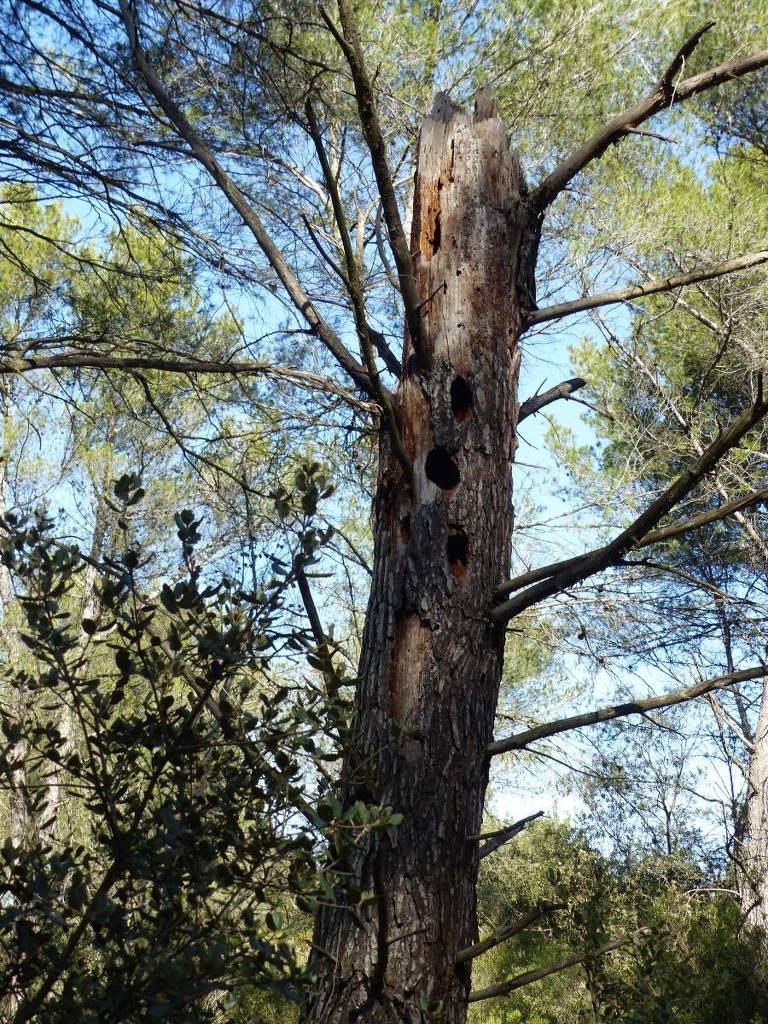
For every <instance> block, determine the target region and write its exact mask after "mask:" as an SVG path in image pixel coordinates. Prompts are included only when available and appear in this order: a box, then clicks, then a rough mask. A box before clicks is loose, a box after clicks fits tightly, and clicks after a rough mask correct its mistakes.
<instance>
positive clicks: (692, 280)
mask: <svg viewBox="0 0 768 1024" xmlns="http://www.w3.org/2000/svg"><path fill="white" fill-rule="evenodd" d="M766 262H768V249H762V250H761V251H760V252H752V253H747V254H746V255H745V256H737V257H736V258H735V259H732V260H724V261H723V262H722V263H715V264H713V265H711V266H708V267H697V268H696V269H695V270H690V271H689V272H688V273H687V274H674V275H672V276H671V277H660V278H656V279H654V280H653V281H646V282H645V283H644V284H632V285H628V286H627V287H626V288H619V289H618V290H617V291H613V292H600V293H598V294H597V295H585V296H584V297H583V298H580V299H573V300H572V301H571V302H559V303H557V305H555V306H548V307H547V308H545V309H536V310H533V311H531V312H530V313H528V314H527V315H526V320H525V322H526V326H528V327H532V326H533V325H534V324H542V323H546V322H547V321H549V320H561V319H562V318H563V317H565V316H570V315H571V314H572V313H581V312H582V311H583V310H585V309H596V308H597V307H598V306H611V305H614V304H615V303H617V302H628V301H630V300H631V299H639V298H642V297H643V296H644V295H656V294H658V293H659V292H670V291H673V290H674V289H675V288H682V287H684V286H685V285H687V284H696V283H697V282H698V281H710V280H712V279H713V278H715V277H722V276H723V275H724V274H732V273H735V272H736V271H738V270H748V269H749V268H750V267H757V266H759V265H760V264H761V263H766Z"/></svg>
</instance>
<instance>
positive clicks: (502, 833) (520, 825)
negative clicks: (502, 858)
mask: <svg viewBox="0 0 768 1024" xmlns="http://www.w3.org/2000/svg"><path fill="white" fill-rule="evenodd" d="M543 815H544V811H536V813H535V814H529V815H528V817H526V818H521V819H520V820H519V821H516V822H514V823H513V824H512V825H507V826H506V827H505V828H500V829H498V830H497V831H496V832H486V833H485V834H484V835H481V836H469V838H468V840H467V841H468V842H480V841H482V840H485V842H484V843H483V845H482V846H481V847H480V860H482V859H483V858H484V857H487V856H488V854H489V853H493V851H494V850H498V849H499V847H501V846H503V845H504V844H505V843H508V842H509V840H510V839H514V838H515V836H519V835H520V833H521V832H522V831H523V829H524V828H525V827H526V826H527V825H530V823H531V822H532V821H536V819H537V818H541V817H543Z"/></svg>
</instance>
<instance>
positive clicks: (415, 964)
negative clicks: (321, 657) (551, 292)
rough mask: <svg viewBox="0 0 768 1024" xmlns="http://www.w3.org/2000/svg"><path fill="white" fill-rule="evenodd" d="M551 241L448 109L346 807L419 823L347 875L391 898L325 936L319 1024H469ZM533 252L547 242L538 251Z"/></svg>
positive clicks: (327, 919) (424, 140) (328, 914)
mask: <svg viewBox="0 0 768 1024" xmlns="http://www.w3.org/2000/svg"><path fill="white" fill-rule="evenodd" d="M536 238H537V225H536V223H534V222H533V221H532V219H531V216H530V214H529V212H528V206H527V202H526V189H525V185H524V182H523V178H522V173H521V170H520V167H519V163H518V161H517V159H516V157H515V156H514V155H513V154H511V153H510V152H509V146H508V142H507V137H506V133H505V130H504V127H503V125H502V123H501V121H499V120H498V119H497V118H496V116H495V109H494V107H493V104H492V103H490V102H489V101H488V99H487V98H486V97H479V98H478V108H477V109H476V112H475V115H474V117H472V116H470V115H468V114H467V113H465V112H464V111H463V110H460V109H458V108H456V107H454V106H452V104H451V103H450V102H449V101H448V100H447V99H446V98H444V97H439V98H438V100H436V102H435V106H434V108H433V111H432V114H431V116H430V117H429V118H428V119H427V120H426V122H425V124H424V126H423V129H422V134H421V140H420V145H419V150H418V162H417V171H416V185H415V201H414V218H413V226H412V232H411V251H412V252H413V253H414V267H415V274H416V278H417V284H418V290H419V295H420V299H421V301H422V304H423V307H422V308H423V316H424V327H425V335H426V343H427V352H426V359H425V362H426V363H427V364H428V365H427V366H419V365H418V361H417V357H416V355H415V353H414V352H413V349H412V347H411V346H410V344H409V341H408V339H407V338H406V345H405V354H404V365H403V374H402V379H401V383H400V386H399V389H398V392H397V396H396V409H397V414H398V418H399V420H400V425H401V429H402V435H403V439H404V445H405V448H406V451H407V454H408V456H409V458H410V459H411V461H412V465H413V473H412V477H411V478H410V479H409V477H408V475H407V473H406V472H405V471H404V470H403V468H402V465H401V463H400V462H399V461H398V460H397V458H396V457H395V455H394V453H393V452H392V451H391V450H390V446H389V441H388V436H387V435H386V434H385V433H383V434H382V439H381V451H380V464H379V478H378V487H377V494H376V500H375V566H374V576H373V583H372V589H371V596H370V603H369V606H368V613H367V619H366V627H365V635H364V640H363V650H362V655H361V663H360V673H359V674H360V682H359V684H358V694H357V701H356V714H357V725H358V729H359V734H358V739H357V745H356V749H355V750H354V752H353V754H352V756H351V760H350V762H349V764H348V765H347V769H348V771H349V773H350V776H352V775H354V777H355V780H356V781H355V785H356V790H355V789H352V788H351V789H350V792H349V793H348V797H349V799H350V800H352V799H355V798H363V799H365V800H368V801H371V802H378V803H381V804H386V805H391V806H392V807H394V809H395V810H396V811H399V812H401V813H403V814H404V816H405V818H404V821H403V824H402V825H401V826H400V827H399V828H398V829H397V830H393V831H392V832H390V833H387V834H384V835H380V836H379V837H378V838H376V839H375V840H372V841H371V843H370V844H369V845H368V846H367V847H366V848H365V850H363V851H361V853H360V856H359V858H358V860H357V862H356V863H354V864H352V865H350V867H351V870H352V871H353V872H354V874H355V875H356V881H357V885H358V886H359V888H360V889H361V890H367V891H370V892H373V893H375V894H376V895H377V897H378V899H377V901H376V902H375V903H373V904H372V905H371V906H370V907H368V908H366V909H364V910H361V911H360V912H359V913H357V914H353V913H351V912H350V911H349V910H341V909H337V910H324V911H321V912H320V914H319V915H318V919H317V921H316V928H315V954H314V955H315V965H316V967H317V969H318V971H319V972H320V974H321V983H320V984H319V985H318V994H317V995H316V997H315V999H314V1001H313V1003H312V1005H311V1006H310V1007H309V1009H308V1011H307V1019H308V1020H310V1021H312V1022H313V1024H321V1022H322V1024H347V1022H351V1021H361V1022H362V1021H365V1022H366V1024H375V1022H376V1024H378V1022H390V1021H392V1022H394V1021H397V1022H399V1024H402V1022H408V1024H412V1022H414V1024H415V1022H416V1021H427V1020H431V1019H435V1015H439V1018H440V1020H441V1021H443V1022H445V1024H459V1022H463V1021H464V1020H465V1017H466V1006H467V995H468V991H469V983H470V979H469V965H468V964H467V963H463V964H461V965H460V966H456V962H455V961H456V955H457V953H458V952H459V950H460V949H462V948H464V947H467V946H469V945H471V944H472V942H473V941H474V939H475V937H476V923H475V884H476V879H477V871H478V849H477V844H476V843H474V842H471V841H467V837H468V836H472V835H476V834H477V833H478V832H479V830H480V824H481V817H482V811H483V800H484V795H485V788H486V783H487V776H488V758H487V747H488V744H489V743H490V741H491V739H492V734H493V722H494V714H495V708H496V700H497V694H498V687H499V680H500V676H501V668H502V656H503V647H504V629H503V627H499V626H495V625H493V624H492V623H491V621H490V619H489V617H488V614H487V613H488V609H489V607H490V606H491V603H492V599H493V591H494V587H495V586H496V585H497V584H498V583H499V581H500V580H502V579H504V578H505V577H506V574H507V572H508V567H509V551H510V539H511V533H512V480H511V465H512V460H513V457H514V453H515V445H516V441H515V427H516V420H517V381H518V368H519V352H518V349H517V342H518V338H519V336H520V333H521V329H522V314H521V307H522V306H523V305H526V304H529V303H530V296H529V295H528V294H527V293H526V294H522V295H521V292H525V291H526V290H525V289H524V288H521V287H520V286H519V284H518V282H519V281H520V280H521V279H522V280H528V281H530V280H532V277H533V273H532V266H531V261H532V260H534V259H535V248H536V246H535V240H536ZM532 240H533V244H532Z"/></svg>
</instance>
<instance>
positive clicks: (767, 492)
mask: <svg viewBox="0 0 768 1024" xmlns="http://www.w3.org/2000/svg"><path fill="white" fill-rule="evenodd" d="M763 502H768V488H766V489H763V490H762V491H751V492H750V493H749V494H745V495H742V497H741V498H736V499H735V501H729V502H728V503H727V504H725V505H721V506H720V507H719V508H715V509H712V510H711V511H709V512H702V513H701V514H700V515H698V516H692V517H691V518H690V519H685V520H684V521H683V522H682V523H674V524H673V525H672V526H664V527H661V528H660V529H658V530H650V531H649V532H648V533H646V534H645V536H644V537H641V538H640V540H639V541H638V542H637V543H636V544H635V545H634V547H636V548H644V547H648V546H650V545H651V544H660V543H662V542H663V541H667V540H673V539H674V538H675V537H680V536H682V535H683V534H686V533H690V532H691V531H692V530H698V529H699V528H700V527H702V526H707V525H708V524H709V523H716V522H719V521H720V520H722V519H726V518H727V517H728V516H732V515H736V514H737V513H738V512H743V511H744V509H747V508H752V507H753V506H755V505H760V504H762V503H763ZM585 557H586V556H584V555H576V557H575V558H567V559H565V560H564V561H562V562H552V563H551V564H550V565H544V566H541V567H540V568H538V569H531V570H530V572H526V573H522V574H521V575H520V576H516V577H515V578H514V579H513V580H509V581H508V582H507V583H503V584H502V585H501V586H500V587H498V588H497V589H496V596H497V597H505V596H506V595H507V594H512V593H514V592H515V591H516V590H522V589H523V587H528V586H530V585H531V584H532V583H538V581H539V580H545V579H549V577H550V576H554V575H555V573H557V572H562V571H563V570H564V569H567V568H569V567H570V566H575V565H578V564H580V562H581V561H582V560H583V559H584V558H585ZM617 564H622V565H623V564H626V563H624V562H621V563H617ZM699 585H701V584H699Z"/></svg>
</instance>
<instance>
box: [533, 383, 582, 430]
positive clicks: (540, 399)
mask: <svg viewBox="0 0 768 1024" xmlns="http://www.w3.org/2000/svg"><path fill="white" fill-rule="evenodd" d="M586 386H587V382H586V381H585V380H582V378H581V377H573V378H571V380H564V381H563V382H562V383H561V384H557V385H555V387H553V388H550V389H549V391H544V392H542V394H540V395H533V396H532V397H531V398H527V399H526V400H525V401H524V402H523V404H522V405H521V406H520V412H519V413H518V416H517V422H518V424H520V423H522V422H523V420H524V419H527V418H528V417H529V416H533V415H534V414H535V413H537V412H539V411H540V410H541V409H543V408H544V407H545V406H547V405H551V404H552V403H553V402H556V401H558V399H560V398H569V397H570V396H571V395H572V394H573V393H574V391H579V390H580V389H581V388H583V387H586Z"/></svg>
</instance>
